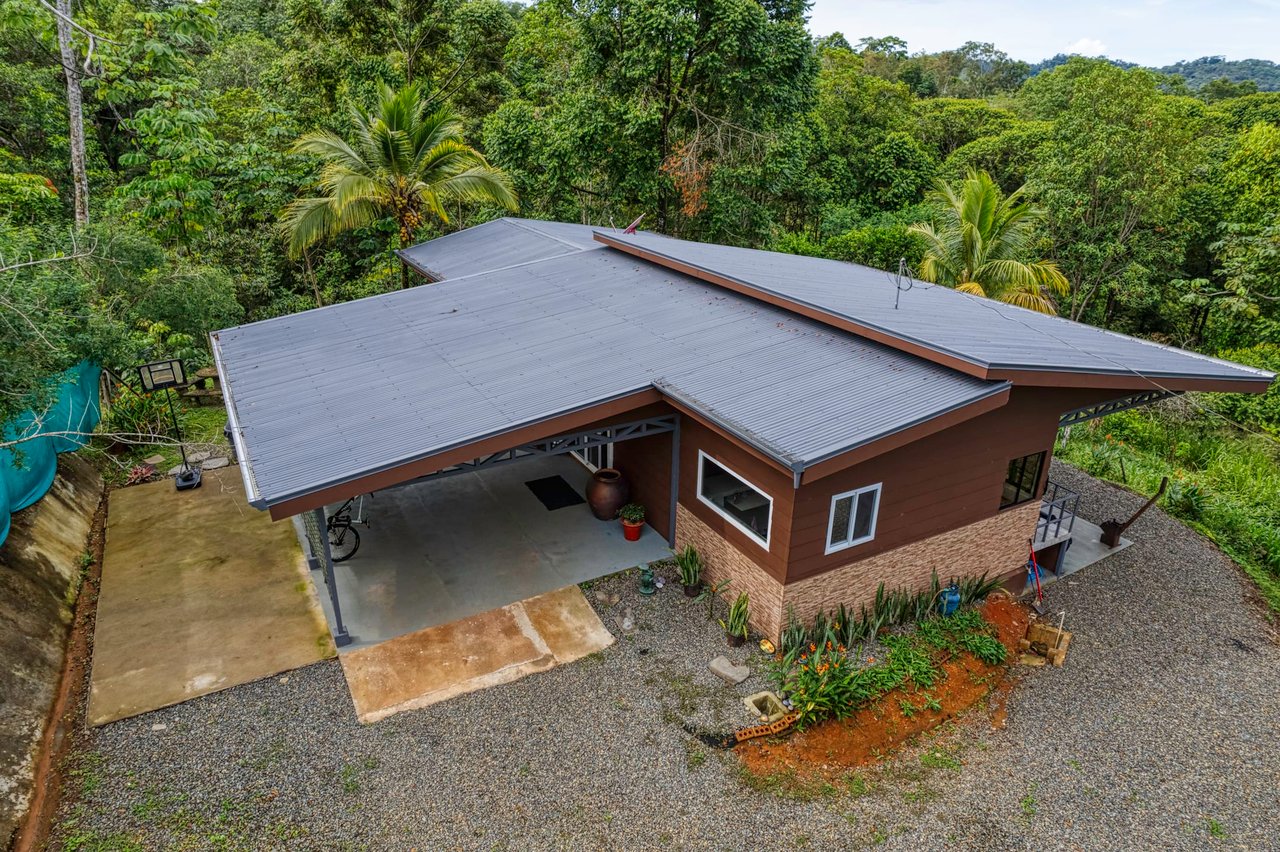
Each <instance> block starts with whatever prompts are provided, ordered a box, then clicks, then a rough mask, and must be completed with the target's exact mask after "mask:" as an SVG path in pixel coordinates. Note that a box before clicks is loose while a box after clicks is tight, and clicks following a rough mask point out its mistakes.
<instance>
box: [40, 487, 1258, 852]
mask: <svg viewBox="0 0 1280 852" xmlns="http://www.w3.org/2000/svg"><path fill="white" fill-rule="evenodd" d="M1054 475H1055V478H1057V479H1059V480H1061V481H1062V482H1063V483H1064V484H1065V485H1067V486H1068V487H1071V488H1073V489H1076V490H1078V491H1080V492H1081V494H1082V496H1083V500H1082V514H1083V515H1084V516H1085V517H1087V518H1088V519H1090V520H1093V521H1095V522H1097V521H1101V520H1102V519H1104V518H1106V517H1110V516H1112V515H1126V514H1127V513H1129V512H1131V511H1132V510H1133V509H1134V508H1136V507H1137V506H1138V505H1139V504H1140V503H1141V499H1140V498H1138V497H1135V496H1133V495H1131V494H1128V493H1126V492H1123V491H1120V490H1118V489H1114V488H1111V487H1110V486H1107V485H1104V484H1101V483H1098V482H1096V481H1094V480H1092V479H1089V478H1088V477H1085V476H1083V475H1082V474H1080V473H1079V472H1077V471H1075V470H1073V469H1070V468H1067V467H1065V466H1062V465H1057V464H1056V463H1055V470H1054ZM1129 535H1130V537H1132V538H1133V540H1134V542H1135V544H1134V546H1133V547H1131V548H1129V549H1128V550H1126V551H1124V552H1122V553H1120V554H1118V555H1116V556H1113V557H1111V558H1109V559H1107V560H1105V561H1103V562H1100V563H1098V564H1096V565H1093V566H1091V567H1090V568H1088V569H1086V570H1085V571H1084V572H1082V573H1080V574H1078V575H1076V576H1074V577H1072V578H1070V579H1069V580H1065V581H1063V582H1061V583H1058V584H1055V585H1054V586H1052V587H1051V588H1050V589H1049V590H1048V591H1047V594H1046V598H1047V606H1048V607H1049V608H1050V609H1051V610H1053V611H1055V612H1056V611H1058V610H1061V609H1065V610H1066V611H1067V625H1068V629H1070V630H1072V631H1073V632H1074V633H1075V638H1074V640H1073V642H1072V647H1071V654H1070V656H1069V658H1068V661H1067V665H1066V667H1065V668H1063V669H1040V670H1025V671H1026V673H1025V674H1024V675H1023V677H1022V679H1021V682H1020V683H1019V684H1018V686H1017V687H1016V688H1015V689H1014V690H1013V692H1012V693H1011V695H1010V696H1009V699H1008V704H1007V710H1008V720H1007V725H1006V727H1004V728H1003V729H1000V730H993V729H992V727H991V725H990V723H989V722H988V718H987V716H986V715H985V714H983V713H980V712H974V713H971V714H970V717H969V718H968V719H967V720H966V721H965V722H964V723H963V724H961V725H959V726H956V727H955V728H954V729H952V730H949V731H945V732H942V733H941V734H940V735H939V736H938V737H937V738H935V739H932V740H931V741H930V742H927V743H922V744H920V745H918V746H917V747H916V748H915V749H914V750H911V751H908V752H906V753H904V754H902V755H901V756H900V757H899V758H898V759H897V760H896V761H895V762H893V763H892V764H890V765H888V766H885V767H883V768H881V769H878V770H873V771H869V772H867V773H865V774H864V776H863V777H862V778H861V779H860V780H856V781H855V782H854V783H853V784H851V787H850V789H848V790H846V789H843V788H842V789H836V788H829V789H827V790H822V791H817V792H815V791H814V790H812V789H801V788H797V787H795V786H792V785H789V784H787V783H786V779H779V783H778V784H776V785H773V786H774V789H773V790H772V791H764V792H762V791H760V790H758V789H751V788H748V787H747V786H744V784H743V782H742V781H741V780H740V778H739V775H738V771H737V763H736V760H735V759H734V758H733V757H732V756H731V755H728V754H725V753H720V752H712V751H708V750H706V749H705V748H703V747H702V746H701V745H700V744H699V743H697V742H696V741H695V740H693V739H692V738H691V737H689V736H688V735H687V734H685V733H684V731H683V730H682V729H681V727H680V725H681V723H682V722H684V721H686V720H689V721H693V722H695V723H696V724H699V725H704V726H709V727H717V728H724V727H729V726H730V725H738V724H744V723H745V722H746V717H745V713H744V711H743V710H742V708H741V704H740V703H739V702H738V696H739V695H742V694H746V693H747V692H749V691H753V690H754V689H758V688H762V684H763V680H762V678H760V677H759V676H758V675H754V674H753V676H752V678H751V679H749V680H748V681H747V682H746V683H744V684H742V685H741V686H740V687H738V688H728V687H725V686H724V685H722V684H721V683H720V682H719V681H718V680H716V679H715V678H714V677H713V676H712V675H710V674H709V673H708V672H707V671H706V669H705V666H706V662H707V660H708V659H710V657H711V656H713V655H715V654H718V653H722V652H723V651H724V650H725V648H724V645H723V640H722V639H721V638H720V635H719V630H718V629H716V628H714V627H712V626H711V625H709V624H708V623H707V621H706V612H705V609H702V608H701V607H699V606H697V605H694V604H691V603H690V602H688V601H686V600H685V599H684V598H682V597H681V596H680V593H679V589H678V587H676V588H673V587H672V586H668V587H667V588H666V589H665V590H663V592H662V593H660V595H659V596H658V598H657V599H655V600H653V601H643V600H641V599H640V598H639V597H638V596H636V595H635V594H634V592H633V591H632V589H633V588H634V580H633V579H632V578H628V577H620V578H615V579H611V580H609V581H607V582H606V583H604V584H601V586H600V587H598V588H602V589H604V590H606V591H610V590H612V591H617V592H619V593H621V594H622V595H623V600H622V602H621V604H619V605H618V607H615V608H607V607H603V606H601V607H600V608H601V610H602V617H603V618H604V620H605V623H606V624H607V625H608V626H610V628H616V620H615V618H616V616H617V614H618V613H619V612H620V610H621V608H622V607H624V606H632V607H634V608H635V610H636V614H637V620H638V622H639V629H638V630H637V631H636V633H634V634H633V635H632V636H631V637H630V638H626V637H624V638H623V639H622V640H621V641H619V642H618V643H617V644H615V645H614V646H612V647H611V648H608V649H606V650H605V651H604V652H603V653H601V654H600V655H599V656H598V657H592V658H588V659H587V660H584V661H582V662H580V663H576V664H573V665H569V666H563V667H559V668H556V669H554V670H552V671H550V672H547V673H545V674H541V675H537V676H533V677H529V678H526V679H524V680H521V681H518V682H516V683H513V684H509V685H506V686H502V687H497V688H494V689H489V690H486V691H483V692H480V693H474V694H471V695H467V696H462V697H460V698H458V699H456V700H453V701H450V702H446V703H445V704H442V705H437V706H434V707H430V708H427V709H425V710H422V711H415V712H410V713H405V714H401V715H399V716H395V717H392V718H390V719H387V720H385V721H382V722H379V723H377V724H374V725H370V726H360V725H359V724H358V723H357V722H356V720H355V714H354V712H353V710H352V707H351V701H350V698H349V697H348V694H347V690H346V687H345V685H344V683H343V680H342V673H341V670H340V668H339V665H338V663H336V662H332V661H331V662H326V663H319V664H316V665H313V666H310V667H307V668H305V669H301V670H298V671H295V672H293V673H292V674H290V675H289V676H288V677H287V678H270V679H267V680H265V681H260V682H257V683H253V684H248V685H246V686H241V687H237V688H235V689H232V690H228V691H225V692H221V693H217V694H214V695H210V696H206V697H203V698H200V699H197V700H194V701H191V702H188V703H186V704H184V705H181V706H178V707H173V708H168V709H165V710H160V711H156V712H154V713H149V714H147V715H145V716H142V717H138V718H134V719H129V720H125V721H123V722H117V723H114V724H111V725H108V726H106V727H104V728H101V729H97V730H95V731H92V732H90V733H89V734H88V735H87V736H86V738H85V742H84V751H83V753H82V754H81V756H80V758H79V761H78V764H77V767H76V769H75V770H74V772H73V774H72V776H70V777H69V780H68V783H69V784H70V785H72V786H73V787H75V788H77V789H79V790H81V791H82V792H80V794H79V795H78V801H72V802H68V803H66V804H64V807H63V811H62V813H61V815H60V823H61V825H60V829H59V834H58V837H57V838H56V839H55V840H56V844H57V846H56V848H62V847H63V846H68V847H72V848H95V849H96V848H103V849H110V848H135V847H141V848H175V847H177V848H184V847H185V848H228V847H230V848H254V849H258V848H273V847H278V848H295V849H296V848H317V849H345V848H356V849H361V848H367V849H411V848H417V849H424V850H425V849H430V850H437V849H506V848H511V849H516V848H519V849H662V848H687V849H745V848H792V847H805V846H810V847H812V848H825V849H848V848H858V847H862V846H872V845H878V844H884V845H885V846H886V847H887V848H898V849H934V848H954V849H973V848H981V849H1036V850H1043V849H1117V848H1161V849H1205V848H1223V849H1226V848H1242V849H1262V848H1276V843H1277V841H1276V838H1277V837H1280V645H1277V642H1276V638H1275V636H1274V635H1273V634H1272V632H1271V629H1270V628H1269V627H1268V624H1267V621H1266V619H1265V618H1264V617H1263V615H1262V614H1261V612H1260V610H1259V609H1258V608H1257V606H1255V605H1254V604H1253V603H1252V602H1251V600H1250V591H1249V586H1248V584H1247V581H1245V580H1243V579H1242V575H1241V574H1240V572H1239V571H1237V570H1236V568H1235V567H1234V566H1233V565H1232V564H1231V563H1230V562H1229V561H1228V560H1227V559H1226V558H1225V557H1224V556H1222V555H1220V554H1219V553H1218V551H1217V550H1216V549H1214V548H1213V547H1212V546H1211V545H1209V544H1207V543H1206V542H1205V541H1204V540H1202V539H1201V538H1200V537H1199V536H1197V535H1196V534H1194V533H1192V532H1191V531H1189V530H1188V529H1186V528H1185V527H1183V526H1182V525H1180V524H1179V523H1177V522H1176V521H1173V520H1171V519H1170V518H1168V517H1167V516H1165V515H1164V514H1163V513H1162V512H1160V511H1158V510H1152V511H1150V512H1148V513H1147V514H1146V515H1145V516H1144V517H1143V518H1142V520H1140V521H1139V522H1138V524H1136V525H1135V526H1134V527H1133V528H1132V529H1131V531H1130V533H1129ZM589 597H590V598H591V599H592V600H593V602H594V601H595V598H594V595H593V594H592V593H589ZM731 656H732V655H731ZM739 656H741V654H740V655H739ZM939 753H945V754H946V755H947V756H954V757H956V758H958V759H959V760H960V761H961V762H962V764H963V765H962V766H960V767H959V768H958V769H956V768H949V767H950V766H954V764H953V763H952V761H951V760H950V759H949V757H948V759H944V760H938V759H937V755H938V754H939ZM922 755H923V756H924V761H923V763H922V761H921V757H922ZM851 780H852V779H851Z"/></svg>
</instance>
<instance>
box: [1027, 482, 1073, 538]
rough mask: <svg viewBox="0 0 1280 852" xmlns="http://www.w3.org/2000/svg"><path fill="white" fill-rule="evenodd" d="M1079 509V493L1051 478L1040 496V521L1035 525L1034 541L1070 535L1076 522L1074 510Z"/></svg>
mask: <svg viewBox="0 0 1280 852" xmlns="http://www.w3.org/2000/svg"><path fill="white" fill-rule="evenodd" d="M1079 510H1080V495H1079V494H1077V493H1076V492H1074V491H1072V490H1071V489H1070V488H1064V487H1063V486H1061V485H1059V484H1058V483H1056V482H1054V481H1053V480H1052V479H1051V480H1049V483H1048V485H1046V486H1045V489H1044V496H1043V497H1041V498H1040V523H1038V524H1037V525H1036V541H1037V542H1045V541H1049V540H1051V539H1057V538H1062V537H1063V536H1064V535H1071V530H1072V528H1074V527H1075V524H1076V512H1078V511H1079ZM1064 527H1065V532H1064V529H1063V528H1064Z"/></svg>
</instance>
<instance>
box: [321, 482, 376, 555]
mask: <svg viewBox="0 0 1280 852" xmlns="http://www.w3.org/2000/svg"><path fill="white" fill-rule="evenodd" d="M355 501H356V498H355V497H351V498H349V499H348V500H347V502H345V503H343V504H342V505H341V506H339V507H338V510H337V511H336V512H334V513H333V514H332V515H330V516H329V519H328V521H327V522H326V523H325V529H326V530H327V531H328V534H329V555H330V556H331V557H332V558H333V561H334V562H346V561H347V560H348V559H350V558H351V557H353V556H355V555H356V551H357V550H359V549H360V533H358V532H356V531H355V527H354V525H355V524H363V525H364V527H365V529H368V528H369V521H368V519H367V518H363V517H360V518H355V519H352V517H351V504H352V503H354V502H355ZM363 510H364V497H360V506H359V511H360V512H363Z"/></svg>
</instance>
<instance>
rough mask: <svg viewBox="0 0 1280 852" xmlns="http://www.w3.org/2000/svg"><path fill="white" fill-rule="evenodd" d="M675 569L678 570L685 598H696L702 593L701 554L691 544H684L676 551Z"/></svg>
mask: <svg viewBox="0 0 1280 852" xmlns="http://www.w3.org/2000/svg"><path fill="white" fill-rule="evenodd" d="M676 567H678V568H679V569H680V583H681V585H683V586H684V594H685V597H689V598H696V597H697V596H698V593H699V592H700V591H702V568H703V562H702V554H701V553H699V552H698V550H697V548H695V547H694V546H693V545H692V544H686V545H685V546H684V547H683V548H681V549H680V550H678V551H676Z"/></svg>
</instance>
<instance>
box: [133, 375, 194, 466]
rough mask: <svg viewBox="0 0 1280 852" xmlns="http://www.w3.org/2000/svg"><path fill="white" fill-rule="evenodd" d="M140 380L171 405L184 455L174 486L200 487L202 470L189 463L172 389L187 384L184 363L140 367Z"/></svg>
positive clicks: (175, 432) (176, 432)
mask: <svg viewBox="0 0 1280 852" xmlns="http://www.w3.org/2000/svg"><path fill="white" fill-rule="evenodd" d="M138 378H140V379H141V380H142V389H143V390H144V391H147V392H148V393H151V392H154V391H164V397H165V399H166V400H167V401H168V403H169V417H170V419H171V420H173V432H174V434H175V435H177V436H178V451H179V452H180V453H182V470H180V471H179V472H178V475H177V476H176V477H174V480H173V485H174V487H175V488H176V489H177V490H179V491H187V490H189V489H191V488H199V487H200V468H198V467H194V468H193V467H192V466H191V464H190V463H189V462H188V461H187V445H186V444H185V443H183V440H182V427H181V426H179V425H178V414H177V412H175V411H174V410H173V395H172V394H170V393H169V389H170V388H178V387H182V386H183V385H185V384H186V383H187V376H186V372H185V371H184V370H183V368H182V361H180V360H179V359H177V358H171V359H169V360H167V361H153V362H152V363H150V364H143V365H141V366H139V367H138Z"/></svg>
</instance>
